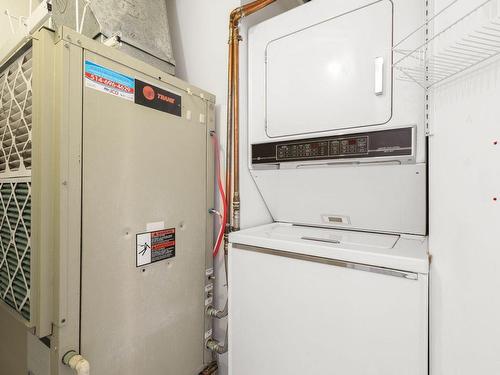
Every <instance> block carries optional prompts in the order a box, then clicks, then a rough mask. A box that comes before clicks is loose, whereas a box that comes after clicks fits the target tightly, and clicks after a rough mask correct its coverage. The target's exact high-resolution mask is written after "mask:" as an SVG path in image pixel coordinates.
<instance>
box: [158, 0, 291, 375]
mask: <svg viewBox="0 0 500 375" xmlns="http://www.w3.org/2000/svg"><path fill="white" fill-rule="evenodd" d="M166 1H167V9H168V12H169V21H170V23H171V33H172V43H173V49H174V56H175V59H176V62H177V74H176V75H177V76H178V77H179V78H181V79H184V80H186V81H188V82H190V83H192V84H193V85H196V86H199V87H201V88H203V89H205V90H208V91H210V92H212V93H214V94H215V95H216V96H217V103H216V118H217V123H216V126H217V132H218V134H219V137H220V141H221V149H222V152H223V153H224V155H225V134H226V131H225V128H226V107H227V106H226V100H227V56H228V54H227V49H228V44H227V42H228V20H229V14H230V12H231V11H232V10H233V9H234V8H236V7H238V6H239V5H240V1H239V0H217V1H207V0H166ZM247 2H249V1H242V3H247ZM297 4H299V1H298V0H280V1H279V2H277V3H275V4H272V5H271V6H269V7H268V8H267V9H265V10H264V11H262V12H261V13H259V14H256V15H253V16H251V17H249V18H248V19H246V20H245V21H244V23H243V24H242V31H241V33H242V36H243V38H244V40H243V42H242V43H241V58H240V65H241V91H240V95H241V118H240V121H241V139H240V142H241V147H242V149H241V160H240V169H241V199H242V202H241V203H242V204H241V213H242V216H241V225H242V227H248V226H253V225H257V224H261V223H265V222H269V221H270V220H271V217H270V215H269V213H268V211H267V208H266V206H265V204H264V203H263V201H262V199H261V197H260V194H259V192H258V191H257V189H256V188H255V185H254V183H253V180H252V178H251V176H250V173H249V172H248V167H247V165H248V163H247V148H246V147H247V146H246V140H247V126H246V112H247V111H246V102H247V94H246V92H247V84H246V81H247V66H246V30H247V27H248V26H251V25H253V24H256V23H258V22H261V21H262V20H264V19H267V18H270V17H272V16H274V15H276V14H279V13H281V12H283V11H285V10H288V9H290V8H292V7H294V6H296V5H297ZM221 160H222V163H225V158H224V157H222V158H221ZM224 165H225V164H224ZM215 266H216V277H217V280H219V282H218V283H216V284H217V286H216V294H215V297H216V302H217V304H218V306H219V307H222V306H223V305H224V303H225V300H226V288H225V285H224V281H223V280H225V274H224V272H223V262H222V252H221V253H220V256H219V257H218V259H217V260H216V265H215ZM225 329H226V321H225V320H224V321H221V322H217V325H216V327H215V336H216V338H218V339H223V338H224V332H225ZM220 363H221V366H222V368H221V370H220V374H222V375H225V374H226V373H227V367H226V366H227V365H226V357H225V356H223V357H222V358H221V361H220Z"/></svg>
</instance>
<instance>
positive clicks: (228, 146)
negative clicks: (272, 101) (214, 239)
mask: <svg viewBox="0 0 500 375" xmlns="http://www.w3.org/2000/svg"><path fill="white" fill-rule="evenodd" d="M231 38H232V36H231V35H230V39H229V54H228V67H229V68H228V88H227V133H226V202H225V204H226V210H227V215H226V223H225V229H224V253H225V254H226V255H227V250H228V236H229V232H230V231H231V197H232V181H231V169H232V154H233V152H232V144H233V142H232V136H233V135H232V118H233V94H234V89H233V63H234V56H233V48H232V43H231Z"/></svg>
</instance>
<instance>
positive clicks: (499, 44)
mask: <svg viewBox="0 0 500 375" xmlns="http://www.w3.org/2000/svg"><path fill="white" fill-rule="evenodd" d="M470 37H471V36H470V35H469V36H468V38H470ZM462 40H463V41H465V42H469V43H472V44H473V45H474V46H476V48H479V47H477V45H481V46H486V47H493V48H499V47H500V41H499V42H495V43H496V44H491V43H486V42H477V41H474V40H470V39H466V38H463V39H462Z"/></svg>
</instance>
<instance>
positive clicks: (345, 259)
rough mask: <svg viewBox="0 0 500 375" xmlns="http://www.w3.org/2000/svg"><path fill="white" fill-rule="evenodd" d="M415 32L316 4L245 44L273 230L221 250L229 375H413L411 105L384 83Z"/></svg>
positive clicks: (416, 278)
mask: <svg viewBox="0 0 500 375" xmlns="http://www.w3.org/2000/svg"><path fill="white" fill-rule="evenodd" d="M424 17H425V2H424V1H421V0H404V1H403V0H394V1H390V0H380V1H370V0H355V1H337V0H336V1H332V0H315V1H313V2H310V3H308V4H306V5H304V6H301V7H299V8H296V9H294V10H292V11H290V12H287V13H285V14H282V15H280V16H278V17H275V18H273V19H271V20H268V21H266V22H264V23H261V24H259V25H257V26H255V27H253V28H251V29H250V31H249V149H248V152H249V168H250V172H251V175H252V176H253V179H254V181H255V183H256V186H257V187H258V189H259V191H260V193H261V195H262V197H263V199H264V201H265V203H266V205H267V207H268V209H269V211H270V213H271V214H272V217H273V219H274V223H271V224H267V225H263V226H260V227H256V228H250V229H245V230H242V231H239V232H234V233H232V234H231V236H230V241H231V248H230V257H229V278H230V279H229V286H230V290H229V294H230V321H229V332H230V336H229V373H230V374H232V375H250V374H261V375H271V374H285V373H286V374H292V375H298V374H327V373H336V374H349V375H371V374H384V375H396V374H397V375H401V374H405V375H424V374H427V372H428V271H429V260H428V252H427V237H426V234H427V208H426V207H427V204H426V201H427V199H426V189H427V166H426V135H425V121H424V116H425V108H424V107H425V105H424V104H425V103H424V101H425V96H424V92H423V91H422V90H421V89H419V88H418V86H417V85H414V84H413V83H411V82H407V81H405V80H404V79H398V78H400V77H397V76H396V75H395V73H394V71H393V69H392V60H393V58H394V56H393V45H394V41H395V40H399V39H402V38H404V37H405V36H406V35H407V34H409V33H410V31H412V30H413V29H415V28H416V27H417V26H418V25H420V24H422V23H423V21H424ZM420 37H421V38H424V34H423V33H422V35H420V36H419V37H418V38H420ZM420 41H421V40H416V41H415V43H418V42H420Z"/></svg>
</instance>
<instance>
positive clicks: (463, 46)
mask: <svg viewBox="0 0 500 375" xmlns="http://www.w3.org/2000/svg"><path fill="white" fill-rule="evenodd" d="M450 48H452V49H456V50H459V51H465V52H473V53H477V54H480V55H483V56H484V55H490V52H496V51H497V50H496V49H491V48H490V49H486V48H482V50H481V51H479V50H478V49H479V47H474V48H477V49H471V47H470V46H468V45H467V44H463V43H457V45H456V46H450Z"/></svg>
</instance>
